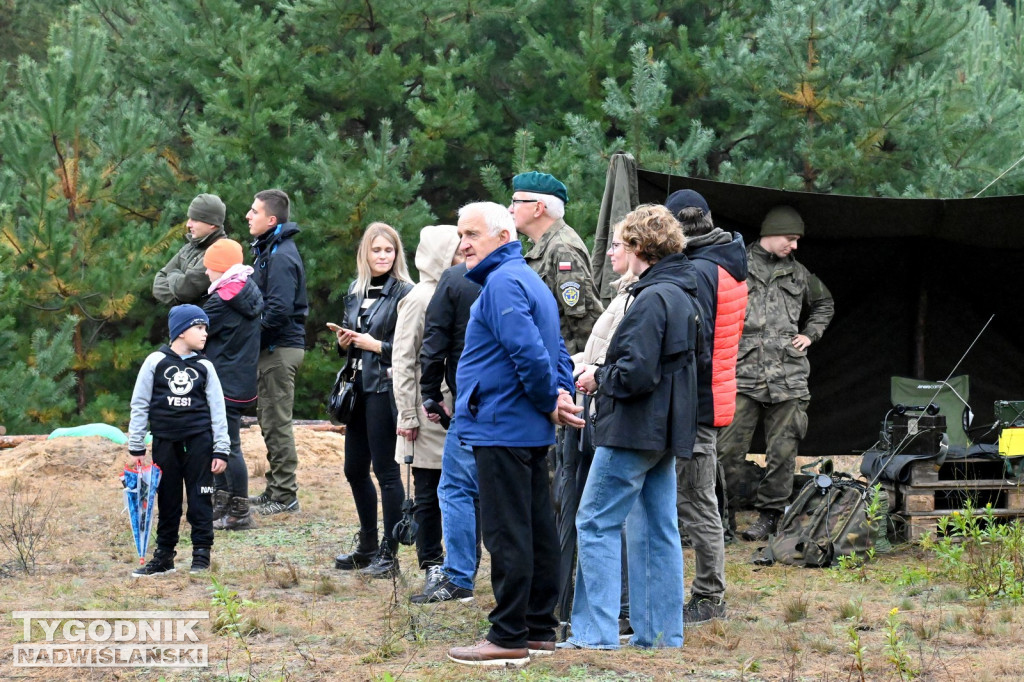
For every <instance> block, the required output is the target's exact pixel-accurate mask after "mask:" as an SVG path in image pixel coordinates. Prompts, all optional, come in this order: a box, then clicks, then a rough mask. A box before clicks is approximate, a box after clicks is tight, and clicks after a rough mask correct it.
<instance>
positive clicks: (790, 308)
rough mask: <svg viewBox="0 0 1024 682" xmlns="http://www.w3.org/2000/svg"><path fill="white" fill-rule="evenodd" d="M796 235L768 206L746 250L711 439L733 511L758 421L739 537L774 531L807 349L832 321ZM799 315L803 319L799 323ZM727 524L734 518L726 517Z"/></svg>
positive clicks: (787, 219)
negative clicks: (721, 424) (761, 470)
mask: <svg viewBox="0 0 1024 682" xmlns="http://www.w3.org/2000/svg"><path fill="white" fill-rule="evenodd" d="M803 236H804V221H803V219H802V218H801V217H800V214H799V213H797V211H796V209H794V208H792V207H790V206H776V207H775V208H773V209H771V210H770V211H768V214H767V215H766V216H765V219H764V222H762V223H761V237H760V239H759V240H758V241H756V242H754V243H752V244H751V245H750V246H748V247H747V268H748V275H747V289H748V295H747V311H746V317H745V318H744V322H743V336H742V337H741V338H740V344H739V356H738V359H737V365H736V414H735V416H734V417H733V421H732V423H731V424H730V425H729V426H727V427H725V428H724V429H723V430H722V432H721V434H720V435H719V437H718V458H719V461H721V463H722V467H723V468H724V470H725V478H726V488H727V489H728V492H729V496H730V499H729V510H730V513H732V510H734V509H736V504H737V502H738V500H737V499H736V497H735V492H734V491H736V490H738V488H739V484H740V480H741V479H740V477H741V471H742V466H743V461H744V460H745V459H746V456H747V451H748V450H749V449H750V441H751V438H752V437H753V435H754V429H755V428H756V427H757V423H758V421H760V420H761V419H764V430H765V440H766V442H767V448H766V455H767V468H766V470H765V475H764V478H763V479H762V480H761V482H760V484H759V485H758V488H757V499H756V501H755V503H754V506H755V508H756V509H757V511H758V518H757V520H756V521H755V522H754V523H753V524H751V526H750V527H749V528H747V529H746V530H745V531H743V534H742V537H743V539H744V540H749V541H752V542H760V541H763V540H766V539H767V538H768V536H769V535H771V534H772V533H774V532H775V530H776V526H777V525H778V520H779V517H780V516H782V512H783V510H784V509H785V508H786V504H788V501H789V496H790V495H791V494H792V492H793V470H794V466H795V463H796V455H797V450H798V448H799V446H800V441H801V439H803V437H804V436H805V435H806V434H807V405H808V403H809V402H810V400H811V393H810V391H809V390H808V386H807V380H808V378H809V377H810V373H811V366H810V363H809V362H808V359H807V349H808V347H810V345H811V344H812V343H814V342H816V341H818V339H820V338H821V336H822V334H823V333H824V332H825V328H826V327H828V324H829V322H830V321H831V320H832V314H833V313H834V312H835V305H834V303H833V301H832V294H831V293H829V290H828V288H827V287H826V286H825V285H824V284H823V283H822V281H821V280H820V279H818V278H817V277H815V276H814V275H813V274H811V272H810V271H809V270H808V269H807V268H806V267H804V266H803V265H801V264H800V263H798V262H797V261H796V258H795V257H794V256H793V251H795V250H796V248H797V242H798V241H799V240H800V238H801V237H803ZM802 317H803V319H805V320H806V321H805V322H804V324H803V326H802V327H801V326H800V320H801V318H802ZM730 523H731V525H734V521H733V520H732V519H730Z"/></svg>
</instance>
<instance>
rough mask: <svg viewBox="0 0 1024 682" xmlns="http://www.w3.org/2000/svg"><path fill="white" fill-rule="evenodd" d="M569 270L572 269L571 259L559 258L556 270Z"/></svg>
mask: <svg viewBox="0 0 1024 682" xmlns="http://www.w3.org/2000/svg"><path fill="white" fill-rule="evenodd" d="M569 270H572V261H571V260H560V261H558V271H559V272H568V271H569Z"/></svg>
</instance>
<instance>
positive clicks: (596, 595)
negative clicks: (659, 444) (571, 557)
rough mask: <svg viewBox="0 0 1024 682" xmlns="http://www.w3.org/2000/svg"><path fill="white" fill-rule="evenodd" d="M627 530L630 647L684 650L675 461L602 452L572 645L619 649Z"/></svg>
mask: <svg viewBox="0 0 1024 682" xmlns="http://www.w3.org/2000/svg"><path fill="white" fill-rule="evenodd" d="M623 522H625V523H626V551H627V554H628V566H629V623H630V625H631V626H632V627H633V633H634V634H633V637H632V638H631V639H630V640H629V643H630V644H632V645H634V646H640V647H681V646H682V645H683V551H682V548H681V547H680V546H679V526H678V522H677V520H676V466H675V457H674V456H672V455H671V454H669V453H667V452H654V451H650V450H627V449H625V448H609V447H604V446H599V447H598V448H597V450H595V452H594V463H593V465H592V466H591V468H590V475H589V476H588V477H587V485H586V487H585V488H584V489H583V497H582V498H581V499H580V508H579V512H578V513H577V514H576V531H577V533H578V534H579V550H578V551H579V558H578V562H577V567H576V594H575V596H574V599H573V605H572V637H570V638H569V642H571V643H572V644H575V645H577V646H581V647H585V648H588V649H617V648H619V620H618V616H619V592H620V582H621V570H622V569H621V564H620V551H621V547H620V530H621V528H622V524H623Z"/></svg>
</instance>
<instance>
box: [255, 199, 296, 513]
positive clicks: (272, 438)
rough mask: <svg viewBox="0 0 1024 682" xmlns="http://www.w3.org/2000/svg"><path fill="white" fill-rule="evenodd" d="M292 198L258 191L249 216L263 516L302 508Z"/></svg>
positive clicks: (260, 501)
mask: <svg viewBox="0 0 1024 682" xmlns="http://www.w3.org/2000/svg"><path fill="white" fill-rule="evenodd" d="M289 213H290V201H289V199H288V195H287V194H285V193H284V192H282V191H281V190H279V189H267V190H263V191H262V192H258V193H257V194H256V196H255V198H254V199H253V202H252V207H251V208H250V209H249V212H248V213H247V214H246V216H245V218H246V220H248V221H249V234H251V235H252V236H253V237H254V238H255V239H253V242H252V252H253V255H254V256H255V260H254V262H253V269H254V270H255V272H254V273H253V279H255V280H256V284H257V285H258V286H259V288H260V291H261V292H262V293H263V304H264V308H263V320H262V323H261V333H260V359H259V396H260V397H259V403H258V405H257V411H256V415H257V419H258V420H259V424H260V430H261V431H262V432H263V442H264V443H266V445H267V461H268V462H269V464H270V467H269V468H268V469H267V487H266V490H264V491H263V492H262V493H260V494H259V495H257V496H255V497H252V498H250V500H251V501H252V502H255V503H256V504H258V505H259V507H258V508H257V511H259V513H260V514H264V515H268V514H279V513H281V512H297V511H299V499H298V492H299V486H298V482H297V481H296V478H295V470H296V468H297V467H298V464H299V456H298V453H297V452H296V451H295V434H294V433H293V432H292V407H293V405H294V403H295V374H296V372H298V370H299V366H300V365H301V364H302V360H303V358H304V357H305V354H306V314H307V312H308V311H309V306H308V304H307V302H306V271H305V267H304V266H303V264H302V257H301V256H300V255H299V250H298V249H297V248H296V247H295V242H294V241H293V240H294V237H295V235H297V234H298V233H299V226H298V225H296V224H295V223H292V222H288V217H289Z"/></svg>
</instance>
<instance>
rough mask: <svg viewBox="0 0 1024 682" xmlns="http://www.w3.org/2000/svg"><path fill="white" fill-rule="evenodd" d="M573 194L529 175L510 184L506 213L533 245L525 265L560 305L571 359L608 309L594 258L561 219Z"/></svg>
mask: <svg viewBox="0 0 1024 682" xmlns="http://www.w3.org/2000/svg"><path fill="white" fill-rule="evenodd" d="M568 203H569V193H568V191H567V190H566V188H565V185H563V184H562V183H561V182H559V181H558V180H557V179H555V177H554V176H552V175H548V174H547V173H538V172H537V171H531V172H529V173H520V174H519V175H517V176H515V177H514V178H512V203H511V204H509V207H508V210H509V213H511V214H512V219H513V220H515V223H516V230H518V231H519V233H520V234H523V235H526V237H527V238H528V239H529V240H530V242H531V243H532V247H531V248H530V250H529V251H528V252H527V254H526V262H527V263H529V265H530V267H531V268H533V270H534V272H536V273H537V274H538V275H540V278H541V279H542V280H544V283H545V284H547V285H548V288H549V289H550V290H551V294H552V295H553V296H554V297H555V301H556V302H557V303H558V318H559V321H560V322H561V331H562V339H563V340H564V341H565V347H566V349H568V351H569V355H574V354H575V353H581V352H583V348H584V347H585V346H586V345H587V339H588V338H590V331H591V330H592V329H593V328H594V322H595V321H596V320H597V318H598V317H600V316H601V313H602V312H603V311H604V307H603V306H602V305H601V300H600V298H598V295H597V288H596V287H595V286H594V277H593V275H592V274H591V271H590V253H589V252H588V251H587V246H586V244H584V243H583V240H582V239H580V236H579V235H578V234H576V231H575V230H574V229H572V228H571V227H569V226H568V225H566V223H565V221H564V220H563V219H562V217H563V216H564V215H565V205H566V204H568Z"/></svg>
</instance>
